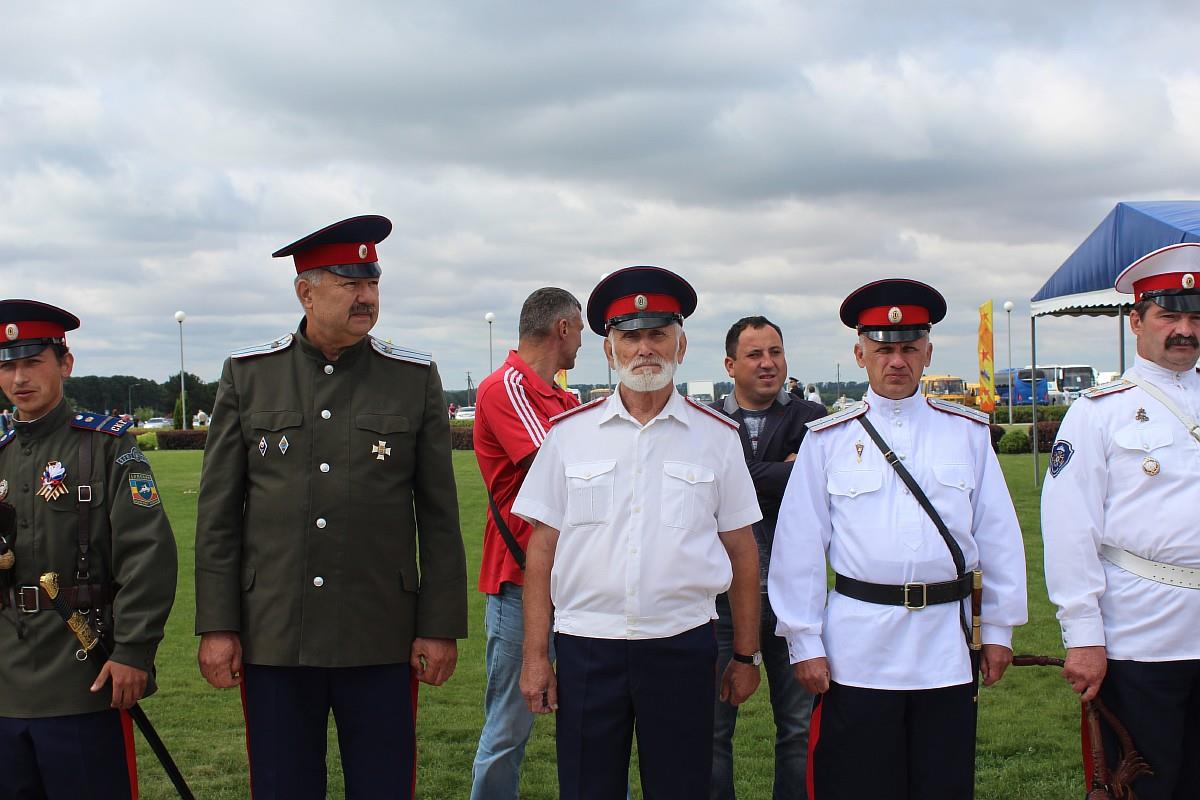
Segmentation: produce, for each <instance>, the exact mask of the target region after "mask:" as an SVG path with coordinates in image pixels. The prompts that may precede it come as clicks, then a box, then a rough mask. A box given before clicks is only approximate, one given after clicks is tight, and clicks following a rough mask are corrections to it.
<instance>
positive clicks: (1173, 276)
mask: <svg viewBox="0 0 1200 800" xmlns="http://www.w3.org/2000/svg"><path fill="white" fill-rule="evenodd" d="M1196 275H1197V273H1194V272H1167V273H1165V274H1163V275H1151V276H1150V277H1148V278H1142V279H1141V280H1140V281H1134V282H1133V300H1134V302H1135V303H1136V302H1139V301H1140V300H1141V299H1142V293H1143V292H1154V291H1158V290H1160V289H1195V288H1196ZM1189 277H1190V278H1191V280H1188V278H1189ZM1189 283H1190V284H1191V285H1190V286H1189V285H1188V284H1189Z"/></svg>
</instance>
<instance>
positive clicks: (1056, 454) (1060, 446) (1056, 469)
mask: <svg viewBox="0 0 1200 800" xmlns="http://www.w3.org/2000/svg"><path fill="white" fill-rule="evenodd" d="M1073 455H1075V448H1074V447H1071V443H1070V442H1068V441H1067V440H1066V439H1059V440H1058V441H1057V442H1055V443H1054V446H1053V447H1051V448H1050V477H1051V478H1057V477H1058V473H1060V472H1062V471H1063V470H1064V469H1066V468H1067V464H1068V463H1069V462H1070V461H1071V456H1073Z"/></svg>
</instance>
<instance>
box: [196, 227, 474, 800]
mask: <svg viewBox="0 0 1200 800" xmlns="http://www.w3.org/2000/svg"><path fill="white" fill-rule="evenodd" d="M390 230H391V223H390V222H388V221H387V220H386V219H384V218H383V217H377V216H366V217H355V218H352V219H349V220H345V221H343V222H340V223H337V224H335V225H332V226H330V227H328V228H325V229H323V230H321V231H318V232H317V233H314V234H312V235H310V236H307V237H305V238H303V239H301V240H299V241H298V242H296V243H294V244H292V245H289V246H288V247H285V248H283V249H281V250H279V251H277V252H276V253H275V255H276V256H285V255H290V256H293V257H294V259H295V262H296V271H297V273H298V275H297V279H296V293H297V296H298V297H299V299H300V303H301V305H302V306H303V308H304V320H303V321H302V322H301V323H300V327H299V329H298V330H297V331H296V332H295V333H294V334H289V335H287V336H284V337H283V338H281V339H278V340H276V341H274V342H271V343H270V344H267V345H264V346H261V347H253V348H249V349H246V350H242V351H239V352H236V353H234V354H233V355H232V356H231V357H230V359H229V360H228V361H226V363H225V366H224V370H223V372H222V375H221V382H220V386H219V388H218V390H217V400H216V406H215V408H214V410H213V414H212V423H211V427H210V428H209V434H208V446H207V448H206V451H205V461H204V471H203V475H202V477H201V484H200V500H199V519H198V523H197V531H196V631H197V633H199V634H201V635H202V639H201V644H200V654H199V660H200V668H201V671H202V672H203V674H204V676H205V678H207V679H208V681H209V682H210V683H212V684H213V685H214V686H216V687H218V688H223V687H230V686H234V685H237V684H239V683H240V684H242V688H243V693H244V700H245V709H246V721H247V737H248V748H249V755H250V768H251V780H252V783H253V785H254V790H255V793H256V794H262V795H263V796H267V797H287V798H308V797H311V798H323V797H325V746H326V733H325V731H326V724H327V719H328V714H329V711H330V710H332V711H333V713H334V716H335V719H336V721H337V725H338V739H339V743H340V745H341V753H342V766H343V771H344V774H345V781H346V791H347V796H348V797H409V796H411V792H412V783H413V777H412V775H413V761H414V754H413V750H414V732H413V727H414V722H413V718H414V713H415V710H416V709H415V682H414V681H415V680H416V679H419V680H421V681H424V682H425V683H429V684H432V685H435V686H436V685H439V684H441V683H443V682H444V681H445V680H446V679H447V678H449V677H450V674H451V673H452V672H453V671H454V666H455V661H456V658H457V645H456V643H455V639H457V638H462V637H465V636H466V627H467V626H466V563H465V558H464V554H463V545H462V537H461V534H460V531H459V523H458V500H457V493H456V491H455V485H454V473H453V467H452V464H451V454H450V429H449V423H448V421H447V418H446V413H445V404H444V402H443V397H442V387H441V382H440V380H439V378H438V373H437V368H436V366H435V365H434V364H433V362H432V361H431V360H430V358H429V356H428V355H425V354H421V353H418V352H416V351H412V350H408V349H405V348H401V347H396V346H393V345H390V344H387V343H385V342H382V341H380V340H378V339H375V338H374V337H371V336H370V335H368V331H369V330H370V329H371V327H372V326H373V325H374V323H375V320H376V318H377V315H378V302H379V286H378V284H379V275H380V269H379V265H378V262H377V259H376V255H375V245H376V243H378V242H379V241H381V240H382V239H383V238H384V237H386V236H387V234H388V232H390ZM418 565H419V569H418Z"/></svg>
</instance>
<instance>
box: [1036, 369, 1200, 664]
mask: <svg viewBox="0 0 1200 800" xmlns="http://www.w3.org/2000/svg"><path fill="white" fill-rule="evenodd" d="M1129 374H1135V375H1137V376H1138V377H1139V378H1140V379H1144V380H1148V381H1149V382H1151V383H1153V384H1154V385H1155V386H1157V387H1158V388H1159V389H1160V390H1162V392H1163V393H1164V394H1166V395H1167V396H1168V397H1169V398H1170V399H1171V400H1172V401H1173V402H1174V403H1175V404H1176V405H1177V406H1179V408H1180V409H1181V410H1183V411H1185V412H1186V413H1188V414H1191V415H1192V417H1193V418H1194V419H1195V418H1200V375H1197V373H1196V372H1195V371H1193V370H1189V371H1187V372H1172V371H1170V370H1167V369H1163V368H1162V367H1160V366H1158V365H1156V364H1154V363H1153V362H1151V361H1147V360H1146V359H1144V358H1141V357H1138V358H1137V359H1136V360H1135V362H1134V365H1133V366H1132V367H1130V369H1129V370H1128V371H1127V372H1126V375H1129ZM1139 412H1140V413H1139ZM1139 417H1142V419H1139ZM1064 443H1065V444H1064ZM1055 448H1056V450H1057V451H1058V454H1059V457H1060V458H1061V457H1062V456H1065V455H1066V453H1067V452H1068V448H1069V452H1070V455H1069V457H1067V458H1066V460H1065V463H1062V465H1061V466H1057V465H1056V466H1055V470H1056V471H1057V475H1050V476H1047V478H1046V484H1045V487H1044V489H1043V490H1042V536H1043V537H1044V538H1045V542H1046V551H1045V558H1046V588H1047V589H1048V590H1049V593H1050V599H1051V600H1052V601H1053V602H1054V604H1055V605H1056V606H1058V619H1059V623H1060V624H1061V626H1062V634H1063V645H1064V646H1066V647H1086V646H1091V645H1105V646H1106V647H1107V648H1108V657H1109V658H1112V659H1117V660H1136V661H1175V660H1183V659H1197V658H1200V636H1197V631H1200V589H1187V588H1183V587H1176V586H1168V585H1166V584H1162V583H1157V582H1155V581H1152V580H1148V579H1146V578H1141V577H1138V576H1137V575H1134V574H1132V573H1130V572H1126V571H1125V570H1123V569H1121V568H1120V567H1117V566H1114V565H1113V564H1111V563H1110V562H1109V561H1107V560H1106V559H1104V558H1103V557H1102V556H1101V555H1100V546H1101V545H1102V544H1107V545H1112V546H1115V547H1120V548H1123V549H1125V550H1128V551H1129V552H1131V553H1133V554H1135V555H1138V556H1141V557H1142V558H1148V559H1151V560H1153V561H1162V562H1165V563H1168V564H1174V565H1176V566H1182V567H1193V568H1200V443H1198V442H1197V441H1196V440H1195V439H1193V438H1192V437H1191V436H1189V435H1188V432H1187V430H1186V429H1185V428H1184V427H1183V425H1182V424H1181V423H1180V422H1179V420H1178V419H1177V418H1176V417H1175V415H1174V414H1172V413H1171V412H1170V411H1168V410H1167V408H1166V407H1165V406H1163V405H1162V404H1161V403H1159V402H1158V401H1157V400H1155V399H1154V398H1153V397H1151V396H1150V395H1149V394H1147V393H1146V392H1145V391H1144V390H1143V389H1142V388H1141V387H1138V386H1134V387H1132V388H1129V389H1125V390H1123V391H1117V392H1113V393H1110V394H1102V395H1100V396H1097V397H1088V396H1086V395H1085V396H1084V397H1081V398H1080V399H1079V400H1077V401H1076V402H1075V403H1074V404H1073V405H1072V406H1071V409H1070V411H1068V412H1067V416H1066V418H1065V419H1064V420H1063V424H1062V427H1061V428H1060V429H1059V432H1058V443H1056V444H1055ZM1148 459H1150V460H1152V463H1148ZM1155 464H1157V467H1158V469H1157V474H1154V475H1151V474H1149V472H1153V471H1154V466H1155Z"/></svg>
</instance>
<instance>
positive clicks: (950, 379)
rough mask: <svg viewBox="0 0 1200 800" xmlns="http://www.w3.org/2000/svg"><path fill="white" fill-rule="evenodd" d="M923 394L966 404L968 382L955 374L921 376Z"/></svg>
mask: <svg viewBox="0 0 1200 800" xmlns="http://www.w3.org/2000/svg"><path fill="white" fill-rule="evenodd" d="M921 394H923V395H925V396H926V397H938V398H941V399H942V400H949V401H951V402H952V403H963V404H964V405H965V404H966V400H967V382H966V381H964V380H963V379H962V378H959V377H957V376H955V375H923V376H921Z"/></svg>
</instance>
